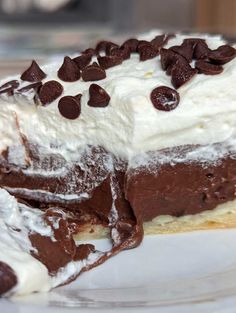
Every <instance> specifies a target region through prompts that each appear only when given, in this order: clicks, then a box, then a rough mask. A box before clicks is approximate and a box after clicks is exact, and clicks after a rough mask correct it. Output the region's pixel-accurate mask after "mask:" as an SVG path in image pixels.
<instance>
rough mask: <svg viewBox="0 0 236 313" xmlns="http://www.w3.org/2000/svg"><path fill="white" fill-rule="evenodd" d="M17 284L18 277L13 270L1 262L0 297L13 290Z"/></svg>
mask: <svg viewBox="0 0 236 313" xmlns="http://www.w3.org/2000/svg"><path fill="white" fill-rule="evenodd" d="M16 284H17V277H16V274H15V273H14V271H13V269H12V268H11V267H10V266H9V265H7V264H6V263H3V262H1V261H0V295H2V294H4V293H6V292H7V291H9V290H11V289H12V288H13V287H14V286H16Z"/></svg>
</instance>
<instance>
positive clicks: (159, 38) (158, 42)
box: [151, 34, 175, 51]
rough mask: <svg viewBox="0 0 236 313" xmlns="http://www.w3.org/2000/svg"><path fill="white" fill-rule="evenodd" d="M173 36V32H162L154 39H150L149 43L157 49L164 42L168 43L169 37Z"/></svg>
mask: <svg viewBox="0 0 236 313" xmlns="http://www.w3.org/2000/svg"><path fill="white" fill-rule="evenodd" d="M173 37H175V35H174V34H164V35H158V36H156V37H155V38H154V39H152V40H151V44H152V45H153V47H154V48H155V50H157V51H159V50H160V48H162V47H163V46H164V45H165V44H167V43H168V41H169V39H171V38H173Z"/></svg>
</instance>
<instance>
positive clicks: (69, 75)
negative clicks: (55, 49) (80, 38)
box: [57, 56, 81, 82]
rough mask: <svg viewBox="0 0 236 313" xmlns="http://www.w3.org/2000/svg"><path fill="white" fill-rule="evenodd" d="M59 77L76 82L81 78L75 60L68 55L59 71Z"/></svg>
mask: <svg viewBox="0 0 236 313" xmlns="http://www.w3.org/2000/svg"><path fill="white" fill-rule="evenodd" d="M57 75H58V77H59V78H60V79H61V80H63V81H65V82H75V81H77V80H79V79H80V76H81V75H80V70H79V68H78V66H77V64H76V62H75V61H73V60H72V59H71V58H70V57H68V56H66V57H65V58H64V62H63V64H62V66H61V67H60V68H59V70H58V72H57Z"/></svg>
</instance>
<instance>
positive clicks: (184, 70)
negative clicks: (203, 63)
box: [171, 61, 197, 89]
mask: <svg viewBox="0 0 236 313" xmlns="http://www.w3.org/2000/svg"><path fill="white" fill-rule="evenodd" d="M195 74H197V70H196V69H193V68H192V67H191V66H190V65H189V64H185V65H184V66H183V63H182V62H181V61H177V62H176V63H175V65H174V66H173V68H172V70H171V82H172V85H173V86H174V87H175V88H176V89H178V88H179V87H181V86H182V85H184V84H186V83H187V82H188V81H189V80H190V79H191V78H192V77H193V76H194V75H195Z"/></svg>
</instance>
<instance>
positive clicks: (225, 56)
mask: <svg viewBox="0 0 236 313" xmlns="http://www.w3.org/2000/svg"><path fill="white" fill-rule="evenodd" d="M235 56H236V50H235V49H234V48H233V47H231V46H229V45H223V46H220V47H219V48H217V49H216V50H213V51H211V52H210V53H209V55H208V57H209V59H210V60H211V61H213V62H214V63H216V64H220V65H222V64H225V63H228V62H229V61H231V60H233V58H235Z"/></svg>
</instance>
